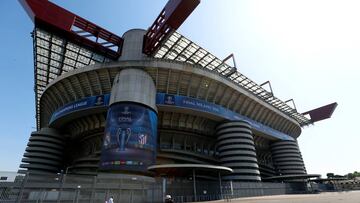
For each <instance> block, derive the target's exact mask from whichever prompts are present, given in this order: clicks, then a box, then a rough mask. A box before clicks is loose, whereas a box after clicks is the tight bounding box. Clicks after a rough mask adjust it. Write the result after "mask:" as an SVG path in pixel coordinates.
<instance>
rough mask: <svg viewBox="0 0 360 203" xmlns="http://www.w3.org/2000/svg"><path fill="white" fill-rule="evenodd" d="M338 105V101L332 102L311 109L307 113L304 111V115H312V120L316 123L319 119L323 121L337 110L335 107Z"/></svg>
mask: <svg viewBox="0 0 360 203" xmlns="http://www.w3.org/2000/svg"><path fill="white" fill-rule="evenodd" d="M336 107H337V103H336V102H334V103H332V104H328V105H325V106H322V107H319V108H316V109H313V110H310V111H307V112H305V113H302V114H303V115H307V114H308V115H310V118H311V122H312V123H315V122H317V121H321V120H324V119H327V118H330V117H331V115H332V114H333V112H334V111H335V108H336Z"/></svg>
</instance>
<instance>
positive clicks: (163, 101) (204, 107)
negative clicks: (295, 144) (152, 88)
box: [156, 93, 294, 140]
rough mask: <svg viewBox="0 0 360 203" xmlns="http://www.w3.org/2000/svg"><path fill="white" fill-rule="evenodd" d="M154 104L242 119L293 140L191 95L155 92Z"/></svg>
mask: <svg viewBox="0 0 360 203" xmlns="http://www.w3.org/2000/svg"><path fill="white" fill-rule="evenodd" d="M156 104H157V105H167V106H178V107H183V108H188V109H193V110H196V111H202V112H206V113H209V114H214V115H217V116H220V117H223V118H225V119H228V120H230V121H237V120H243V121H246V122H248V123H249V124H250V125H251V127H252V128H254V129H255V130H257V131H259V132H263V133H265V134H266V135H270V136H273V137H276V138H278V139H281V140H294V138H292V137H291V136H289V135H287V134H285V133H282V132H280V131H277V130H274V129H273V128H270V127H268V126H266V125H264V124H262V123H259V122H257V121H254V120H252V119H250V118H248V117H246V116H243V115H240V114H238V113H235V112H233V111H231V110H229V109H226V108H224V107H222V106H220V105H217V104H213V103H210V102H207V101H204V100H200V99H195V98H191V97H185V96H180V95H171V94H165V93H157V94H156Z"/></svg>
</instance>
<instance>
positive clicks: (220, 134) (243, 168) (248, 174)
mask: <svg viewBox="0 0 360 203" xmlns="http://www.w3.org/2000/svg"><path fill="white" fill-rule="evenodd" d="M216 135H217V148H218V151H219V157H220V161H221V165H222V166H226V167H230V168H231V169H233V170H234V172H233V173H232V174H230V175H225V176H223V177H222V178H223V180H234V181H260V180H261V178H260V172H259V166H258V162H257V158H256V150H255V144H254V139H253V136H252V131H251V126H250V125H249V124H248V123H246V122H243V121H231V122H226V123H223V124H220V125H219V126H218V127H217V128H216Z"/></svg>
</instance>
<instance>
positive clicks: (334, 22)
mask: <svg viewBox="0 0 360 203" xmlns="http://www.w3.org/2000/svg"><path fill="white" fill-rule="evenodd" d="M52 2H55V3H56V4H58V5H60V6H62V7H64V8H66V9H68V10H70V11H72V12H74V13H76V14H78V15H80V16H82V17H84V18H86V19H88V20H90V21H92V22H94V23H96V24H98V25H100V26H102V27H104V28H106V29H108V30H110V31H112V32H114V33H117V34H118V35H122V34H123V33H124V32H125V31H126V30H128V29H131V28H144V29H146V28H147V27H148V26H150V25H151V23H152V22H153V20H154V19H155V18H156V17H157V15H158V14H159V12H160V10H161V9H162V8H163V6H164V5H165V4H166V2H167V1H166V0H152V1H148V0H142V1H140V0H131V1H116V0H106V1H85V0H78V1H60V0H56V1H52ZM359 10H360V2H358V1H355V0H354V1H350V0H344V1H331V0H330V1H328V0H326V1H325V0H323V1H320V0H312V1H310V0H303V1H291V0H282V1H280V0H274V1H265V0H264V1H257V0H243V1H238V0H224V1H215V0H203V1H202V2H201V3H200V5H199V6H198V8H197V9H196V10H195V12H194V13H193V14H192V15H191V16H190V17H189V18H188V19H187V21H186V22H185V23H184V24H183V25H182V26H181V27H180V29H179V30H178V31H179V32H180V33H181V34H183V35H184V36H186V37H188V38H189V39H191V40H192V41H194V42H195V43H197V44H199V45H201V46H202V47H204V48H205V49H207V50H209V51H210V52H212V53H213V54H215V55H216V56H218V57H219V58H224V57H226V56H227V55H228V54H230V53H234V55H235V57H236V62H237V66H238V70H239V71H240V72H242V73H243V74H245V75H246V76H248V77H249V78H251V79H252V80H254V81H255V82H257V83H259V84H260V83H262V82H264V81H267V80H270V81H271V84H272V87H273V91H274V94H275V96H276V97H278V98H280V99H282V100H287V99H290V98H293V99H294V100H295V102H296V106H297V109H298V111H299V112H305V111H307V110H310V109H312V108H316V107H319V106H321V105H325V104H328V103H332V102H335V101H336V102H338V104H339V106H338V108H337V109H336V111H335V113H334V114H333V118H331V119H329V120H325V121H321V122H319V123H316V124H315V125H313V126H310V127H305V128H304V129H303V132H302V135H301V136H300V138H299V145H300V149H301V151H302V154H303V158H304V161H305V164H306V167H307V171H308V173H319V174H323V175H324V174H326V173H327V172H334V173H338V174H344V173H347V172H353V171H354V170H360V160H359V159H358V156H359V154H360V136H359V133H358V131H359V130H358V129H357V125H358V115H360V110H359V107H358V101H360V96H359V94H358V87H359V85H358V84H359V82H358V81H359V79H360V72H359V67H360V60H359V56H360V37H359V36H360V27H359V25H358V24H359V23H358V20H359V19H360V13H359V12H358V11H359ZM0 23H1V29H0V34H1V36H2V43H1V48H0V57H1V61H2V63H1V65H0V66H1V68H0V76H1V79H0V89H1V95H2V99H0V138H1V140H2V142H0V163H1V164H0V170H1V171H5V170H11V171H16V170H17V168H18V166H19V164H20V161H21V157H22V154H23V153H24V149H25V147H26V143H27V140H28V138H29V135H30V133H31V132H32V131H33V130H35V129H34V127H35V108H34V107H35V104H34V92H33V87H34V81H33V80H34V76H33V74H34V72H33V53H32V46H33V45H32V39H31V37H30V32H31V31H32V29H33V24H32V22H31V20H30V19H29V18H28V16H27V14H26V13H25V11H24V10H23V8H22V7H21V6H20V4H19V3H18V2H17V1H10V0H4V1H0Z"/></svg>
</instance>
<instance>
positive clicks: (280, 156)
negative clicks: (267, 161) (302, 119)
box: [271, 141, 306, 175]
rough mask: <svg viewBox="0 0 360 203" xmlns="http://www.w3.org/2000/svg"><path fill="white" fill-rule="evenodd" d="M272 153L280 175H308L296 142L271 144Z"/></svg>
mask: <svg viewBox="0 0 360 203" xmlns="http://www.w3.org/2000/svg"><path fill="white" fill-rule="evenodd" d="M271 153H272V158H273V162H274V165H275V168H276V171H277V173H278V174H279V175H299V174H306V170H305V166H304V161H303V159H302V156H301V153H300V150H299V146H298V144H297V142H296V141H277V142H275V143H273V144H271Z"/></svg>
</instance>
